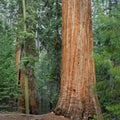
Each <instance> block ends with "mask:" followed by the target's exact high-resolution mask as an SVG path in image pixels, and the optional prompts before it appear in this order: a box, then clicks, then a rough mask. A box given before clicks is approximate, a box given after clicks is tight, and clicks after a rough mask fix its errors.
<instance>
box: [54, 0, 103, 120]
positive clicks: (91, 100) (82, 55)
mask: <svg viewBox="0 0 120 120" xmlns="http://www.w3.org/2000/svg"><path fill="white" fill-rule="evenodd" d="M91 21H92V20H91V0H62V77H61V90H60V96H59V100H58V103H57V106H56V108H55V113H56V114H60V115H63V116H66V117H69V118H71V119H74V120H88V119H92V118H93V117H94V115H97V116H98V117H99V120H103V118H102V115H101V110H100V106H99V103H98V98H97V93H96V80H95V79H96V78H95V70H94V60H93V58H92V54H93V50H92V49H93V35H92V22H91Z"/></svg>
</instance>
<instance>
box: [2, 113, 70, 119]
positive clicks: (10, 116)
mask: <svg viewBox="0 0 120 120" xmlns="http://www.w3.org/2000/svg"><path fill="white" fill-rule="evenodd" d="M0 120H69V119H67V118H65V117H63V116H57V115H55V114H54V113H48V114H44V115H31V114H28V115H26V114H21V113H0Z"/></svg>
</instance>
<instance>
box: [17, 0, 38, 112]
mask: <svg viewBox="0 0 120 120" xmlns="http://www.w3.org/2000/svg"><path fill="white" fill-rule="evenodd" d="M32 2H33V1H30V3H32ZM20 4H21V3H20ZM26 4H27V5H28V3H27V2H26V1H25V0H22V5H21V7H19V8H20V9H21V11H22V13H21V12H20V14H21V15H20V16H23V19H22V20H21V21H22V22H21V24H20V25H19V26H20V28H22V29H19V32H18V33H19V35H18V42H19V45H18V46H17V50H16V68H17V69H18V72H17V75H18V80H19V81H20V85H21V89H22V90H23V92H24V93H23V96H22V97H21V100H20V102H19V108H20V109H19V111H22V112H26V113H32V114H36V113H37V112H38V107H37V99H36V96H35V90H34V88H35V87H34V80H35V77H34V66H35V54H36V51H35V50H36V49H35V31H34V29H35V28H34V27H35V22H34V20H33V19H34V17H33V16H32V17H31V14H33V11H34V10H33V8H31V7H28V6H27V7H26ZM31 9H32V10H33V11H31V14H30V12H29V10H31ZM19 65H20V67H21V68H19ZM21 108H22V109H21Z"/></svg>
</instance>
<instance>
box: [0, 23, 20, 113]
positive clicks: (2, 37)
mask: <svg viewBox="0 0 120 120" xmlns="http://www.w3.org/2000/svg"><path fill="white" fill-rule="evenodd" d="M0 31H1V32H0V63H1V64H0V110H2V111H4V110H9V111H14V110H16V109H17V99H18V97H19V93H20V91H19V86H18V85H17V80H16V71H15V45H14V36H13V31H12V29H10V28H9V26H8V25H3V23H2V21H0Z"/></svg>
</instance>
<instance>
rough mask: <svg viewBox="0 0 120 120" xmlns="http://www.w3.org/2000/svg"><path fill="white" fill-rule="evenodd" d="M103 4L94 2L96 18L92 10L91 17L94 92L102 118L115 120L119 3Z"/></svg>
mask: <svg viewBox="0 0 120 120" xmlns="http://www.w3.org/2000/svg"><path fill="white" fill-rule="evenodd" d="M104 2H105V1H104ZM104 2H102V1H99V2H98V4H97V10H99V15H98V14H97V13H96V15H95V11H94V15H95V16H93V30H94V39H95V41H94V43H95V47H94V51H95V55H94V58H95V61H96V77H97V89H98V95H99V100H100V103H101V108H102V112H103V115H104V119H105V120H118V119H119V118H120V116H119V109H120V107H119V106H120V103H119V101H120V98H119V95H120V89H119V86H120V54H119V51H120V22H119V12H120V3H119V2H118V3H116V2H115V1H114V0H112V1H111V2H112V3H110V1H106V3H104ZM113 3H114V4H113ZM100 5H101V6H100ZM98 6H99V9H98ZM94 10H95V9H94ZM94 18H95V19H94Z"/></svg>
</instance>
